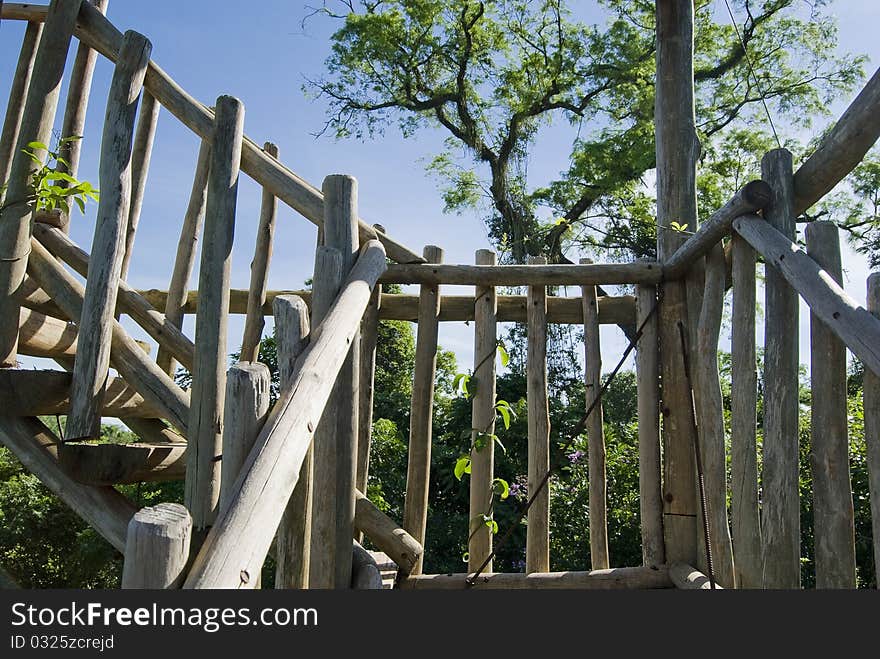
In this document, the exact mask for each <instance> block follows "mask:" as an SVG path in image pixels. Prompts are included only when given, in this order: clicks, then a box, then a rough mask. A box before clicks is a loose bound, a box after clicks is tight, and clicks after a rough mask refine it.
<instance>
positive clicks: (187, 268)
mask: <svg viewBox="0 0 880 659" xmlns="http://www.w3.org/2000/svg"><path fill="white" fill-rule="evenodd" d="M210 169H211V144H210V142H208V141H207V140H203V141H202V144H201V147H200V148H199V158H198V161H197V163H196V173H195V177H194V179H193V185H192V191H191V192H190V197H189V204H188V205H187V208H186V214H185V215H184V217H183V226H182V227H181V228H180V241H179V242H178V244H177V256H176V258H175V259H174V272H173V274H172V275H171V282H170V283H169V285H168V297H167V298H166V300H165V319H166V320H167V321H168V322H169V323H171V324H172V325H174V326H175V327H178V328H179V327H180V326H181V325H183V310H184V307H185V306H186V298H187V292H188V284H189V278H190V275H192V270H193V266H194V265H195V260H196V243H198V240H199V225H200V224H201V221H202V218H203V217H204V215H205V199H206V196H207V190H208V172H209V171H210ZM156 363H157V364H158V365H159V368H161V369H162V370H163V371H165V372H166V373H168V374H169V375H172V374H173V373H174V368H175V361H174V358H173V357H172V355H171V352H170V351H169V350H167V349H166V348H163V347H162V346H159V352H158V354H157V355H156Z"/></svg>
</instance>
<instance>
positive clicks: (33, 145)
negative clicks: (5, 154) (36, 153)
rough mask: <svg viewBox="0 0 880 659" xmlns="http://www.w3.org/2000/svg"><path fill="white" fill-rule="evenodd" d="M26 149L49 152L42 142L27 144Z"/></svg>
mask: <svg viewBox="0 0 880 659" xmlns="http://www.w3.org/2000/svg"><path fill="white" fill-rule="evenodd" d="M28 147H29V148H31V149H42V150H43V151H48V150H49V147H48V146H46V145H45V144H43V143H42V142H28Z"/></svg>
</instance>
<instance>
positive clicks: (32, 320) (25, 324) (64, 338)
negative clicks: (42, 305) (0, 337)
mask: <svg viewBox="0 0 880 659" xmlns="http://www.w3.org/2000/svg"><path fill="white" fill-rule="evenodd" d="M76 337H77V332H76V325H74V324H73V323H68V322H66V321H64V320H59V319H58V318H54V317H52V316H46V315H44V314H41V313H39V312H37V311H31V310H30V309H27V308H25V307H22V308H21V309H19V328H18V345H19V352H21V354H23V355H29V356H31V357H55V356H58V355H65V356H68V357H73V356H74V355H76Z"/></svg>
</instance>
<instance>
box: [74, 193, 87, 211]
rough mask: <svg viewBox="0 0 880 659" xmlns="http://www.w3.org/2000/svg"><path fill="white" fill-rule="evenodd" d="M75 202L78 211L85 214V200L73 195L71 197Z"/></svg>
mask: <svg viewBox="0 0 880 659" xmlns="http://www.w3.org/2000/svg"><path fill="white" fill-rule="evenodd" d="M73 200H74V201H75V202H76V205H77V207H79V212H80V213H82V214H83V215H85V214H86V202H84V201H83V200H82V198H81V197H74V199H73Z"/></svg>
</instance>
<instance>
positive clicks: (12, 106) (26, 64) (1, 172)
mask: <svg viewBox="0 0 880 659" xmlns="http://www.w3.org/2000/svg"><path fill="white" fill-rule="evenodd" d="M42 33H43V24H42V23H28V26H27V28H25V32H24V39H23V40H22V42H21V50H20V51H19V54H18V63H17V64H16V66H15V74H14V75H13V77H12V86H11V87H10V89H9V99H8V100H7V102H6V115H5V116H4V118H3V130H2V132H0V182H2V183H5V182H6V181H7V180H8V179H9V170H10V168H11V167H12V157H13V154H14V150H15V146H16V144H18V132H19V130H20V129H21V120H22V118H23V116H24V104H25V99H26V97H27V91H28V87H29V86H30V83H31V75H32V74H33V71H34V61H35V59H36V56H37V45H38V44H39V43H40V35H41V34H42ZM4 196H5V191H4V194H0V200H2V199H3V197H4Z"/></svg>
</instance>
